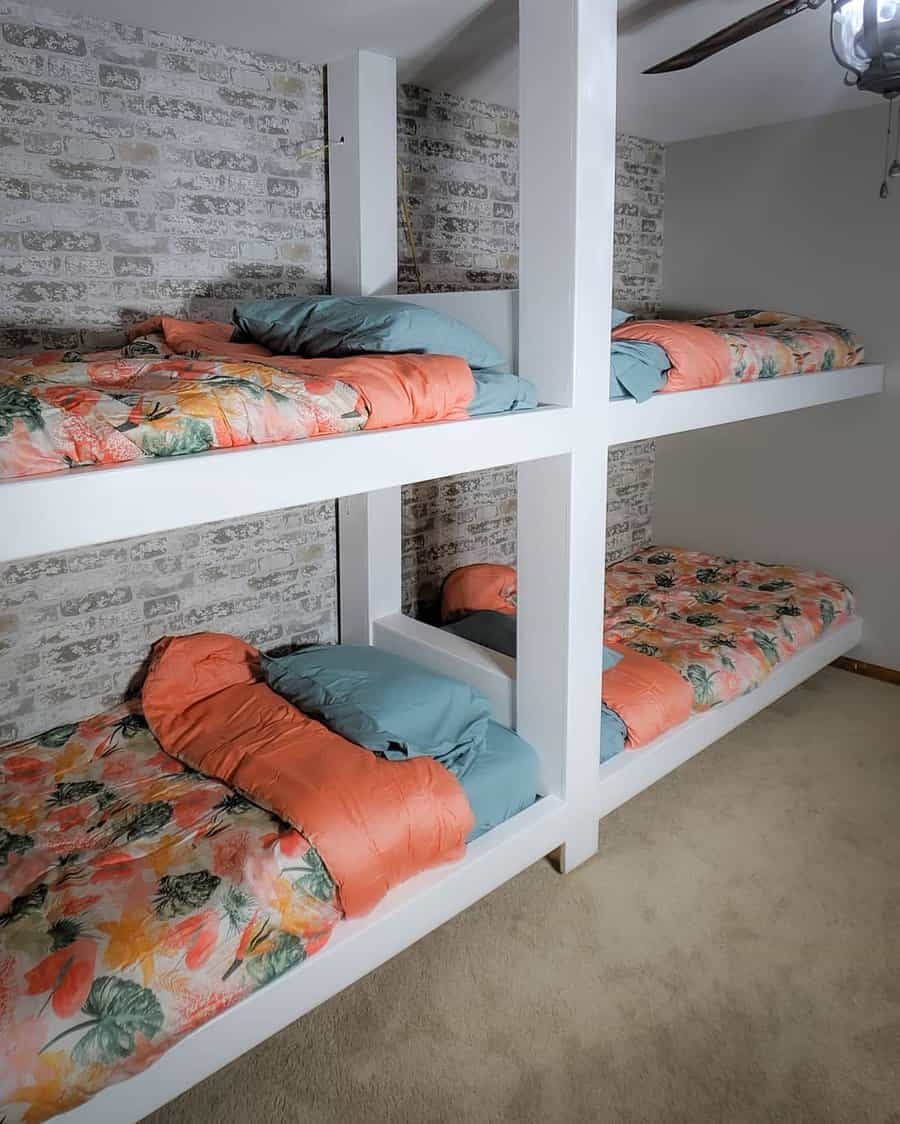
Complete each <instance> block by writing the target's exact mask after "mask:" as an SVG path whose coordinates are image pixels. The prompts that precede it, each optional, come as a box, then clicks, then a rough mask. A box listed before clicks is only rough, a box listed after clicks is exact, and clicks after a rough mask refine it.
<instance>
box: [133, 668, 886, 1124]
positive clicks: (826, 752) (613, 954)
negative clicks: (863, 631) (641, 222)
mask: <svg viewBox="0 0 900 1124" xmlns="http://www.w3.org/2000/svg"><path fill="white" fill-rule="evenodd" d="M149 1120H150V1121H152V1124H204V1122H206V1121H211V1122H215V1124H256V1122H260V1124H262V1122H264V1124H283V1122H288V1121H290V1122H294V1121H296V1122H303V1124H356V1122H357V1121H358V1122H360V1124H382V1122H385V1124H387V1122H391V1124H395V1122H397V1124H402V1122H407V1121H410V1122H416V1124H438V1122H441V1124H442V1122H445V1121H446V1122H447V1124H450V1122H453V1124H456V1122H469V1121H473V1122H478V1124H482V1122H485V1124H488V1122H491V1121H515V1122H519V1121H522V1122H526V1124H527V1122H531V1121H535V1122H537V1121H540V1122H551V1124H553V1122H557V1121H558V1122H569V1121H571V1122H575V1121H577V1122H579V1124H580V1122H583V1121H597V1122H602V1124H618V1122H623V1124H624V1122H628V1124H631V1122H635V1124H636V1122H647V1124H681V1122H684V1124H706V1122H707V1121H708V1122H716V1124H763V1122H770V1121H779V1122H780V1121H784V1122H786V1124H804V1122H815V1124H818V1122H820V1121H834V1122H835V1124H869V1122H878V1124H900V689H898V688H897V687H891V686H888V685H885V684H881V683H876V682H873V681H871V680H865V679H861V678H858V677H856V676H853V675H850V674H848V673H846V672H841V671H835V670H831V669H829V670H827V671H825V672H823V673H822V674H821V675H819V676H817V677H816V678H815V679H813V680H811V681H810V682H809V683H808V684H807V685H806V686H804V687H801V688H799V689H798V690H796V691H794V692H793V693H792V694H791V695H789V696H787V697H786V698H785V699H783V700H782V701H781V702H780V703H778V704H776V705H775V706H773V707H771V708H770V709H769V710H767V711H765V712H764V713H763V714H761V715H760V716H759V717H757V718H756V719H754V720H753V721H752V722H750V723H748V724H747V725H745V726H744V727H742V728H741V729H740V730H738V731H737V732H736V733H734V734H732V735H731V736H730V737H728V738H727V739H725V740H724V741H722V742H719V743H718V745H716V746H714V747H712V748H711V749H709V750H707V751H706V752H705V753H703V754H701V755H700V756H699V757H697V758H695V759H694V760H693V761H691V762H689V763H688V764H687V765H685V766H684V767H683V768H682V769H681V770H679V772H678V773H676V774H674V775H673V776H670V777H669V778H667V779H666V780H664V781H662V782H660V783H659V784H658V785H656V786H655V787H654V788H653V789H652V790H650V791H648V792H646V793H644V794H643V795H642V796H640V797H639V798H638V799H636V800H633V801H632V802H631V803H630V804H628V805H626V806H625V807H624V808H622V809H620V810H619V811H618V812H617V813H616V814H615V815H613V816H611V817H610V818H609V819H608V820H606V821H605V823H604V825H603V831H602V840H601V853H600V855H599V856H598V857H596V858H595V859H593V860H592V861H591V862H590V863H588V864H586V865H585V866H584V867H582V868H581V869H580V870H578V871H576V872H575V873H574V874H572V875H570V876H569V877H567V878H563V877H561V876H559V875H558V874H556V873H555V872H554V871H553V870H552V869H551V867H550V866H549V864H547V863H546V862H542V863H539V864H538V865H536V866H534V867H532V868H531V869H530V870H527V871H526V872H525V873H524V874H522V875H521V876H520V877H519V878H517V879H515V880H514V881H513V882H511V883H509V884H508V885H506V886H504V887H502V888H501V889H500V890H498V891H497V892H496V893H494V894H493V895H491V896H490V897H489V898H488V899H486V900H485V901H483V902H481V903H480V904H478V905H476V906H475V907H473V908H472V909H470V910H469V911H467V912H466V913H465V914H463V915H462V916H460V917H458V918H456V919H455V920H454V921H451V922H450V923H449V924H448V925H445V926H444V928H443V929H441V930H440V931H438V932H437V933H434V934H432V935H431V936H430V937H428V938H427V939H426V940H423V941H422V942H420V943H419V944H418V945H416V946H415V947H414V948H412V949H410V950H409V951H407V952H406V953H404V954H403V955H402V956H399V957H397V958H396V959H395V960H393V961H392V962H391V963H389V964H387V965H385V966H384V967H383V968H381V969H380V970H379V971H377V972H375V973H374V974H372V975H371V976H369V977H368V978H367V979H366V980H364V981H362V982H361V983H359V984H357V985H356V986H355V987H353V988H351V989H350V990H349V991H347V992H345V993H344V994H343V995H340V996H338V997H337V998H335V999H333V1000H331V1001H330V1002H329V1003H327V1004H326V1005H325V1006H324V1007H321V1008H319V1009H318V1010H317V1011H315V1012H313V1013H312V1014H311V1015H308V1016H307V1017H306V1018H305V1019H303V1020H301V1021H300V1022H298V1023H296V1024H295V1025H294V1026H292V1027H290V1028H288V1029H287V1030H286V1031H284V1032H283V1033H282V1034H280V1035H278V1036H277V1037H275V1038H273V1039H270V1040H269V1041H268V1042H267V1043H264V1044H263V1045H262V1046H260V1047H259V1048H258V1049H257V1050H255V1051H254V1052H252V1053H250V1054H247V1055H245V1056H244V1057H242V1058H240V1059H239V1060H238V1061H237V1062H235V1063H234V1064H233V1065H231V1066H230V1067H228V1068H227V1069H226V1070H224V1071H223V1072H221V1073H219V1074H217V1075H216V1076H214V1077H212V1078H210V1079H209V1080H208V1081H206V1082H204V1083H203V1084H202V1085H199V1086H197V1087H196V1088H195V1089H193V1090H191V1091H190V1092H189V1093H187V1094H186V1095H185V1096H183V1097H182V1098H181V1099H180V1100H178V1101H176V1102H175V1103H174V1104H172V1105H169V1106H168V1107H167V1108H166V1109H164V1110H162V1111H160V1112H158V1113H156V1114H155V1115H154V1116H152V1117H150V1118H149Z"/></svg>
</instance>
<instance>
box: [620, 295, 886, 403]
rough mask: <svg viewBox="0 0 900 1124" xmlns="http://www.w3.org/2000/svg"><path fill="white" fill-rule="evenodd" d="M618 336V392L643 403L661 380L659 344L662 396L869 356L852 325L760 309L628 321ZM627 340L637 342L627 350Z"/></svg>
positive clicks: (847, 363)
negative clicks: (662, 365)
mask: <svg viewBox="0 0 900 1124" xmlns="http://www.w3.org/2000/svg"><path fill="white" fill-rule="evenodd" d="M612 338H613V383H614V390H617V391H621V390H626V391H628V393H630V394H633V396H634V397H635V398H637V399H638V401H641V400H642V398H641V397H639V395H644V396H645V397H649V393H652V392H653V389H654V387H653V381H654V379H655V378H656V379H659V378H661V377H662V374H663V372H662V371H661V370H660V369H659V355H658V349H662V351H663V352H664V353H665V355H666V356H667V359H668V363H667V366H668V372H667V373H666V374H665V384H664V385H660V386H659V387H657V388H655V389H657V390H658V391H659V393H663V394H666V393H672V392H675V391H682V390H698V389H701V388H703V387H711V386H721V385H723V384H727V383H739V382H751V381H753V380H755V379H771V378H778V377H780V376H782V375H796V374H808V373H811V372H816V371H829V370H833V369H836V368H843V367H855V366H858V365H859V364H860V363H862V362H863V359H864V349H863V347H862V344H861V343H860V341H859V340H858V339H857V338H856V336H855V335H854V334H853V333H852V332H851V331H848V330H847V329H846V328H842V327H839V326H838V325H836V324H828V323H825V322H823V321H820V320H812V319H806V318H804V317H799V316H792V315H789V314H786V313H780V312H761V311H759V310H757V309H748V310H741V311H737V312H728V313H723V314H720V315H716V316H707V317H705V318H703V319H700V320H694V321H674V320H629V321H627V322H626V323H624V324H620V325H619V326H618V327H616V328H615V329H614V330H613V334H612ZM626 345H632V346H631V347H628V348H627V350H625V351H623V350H622V349H623V347H625V346H626ZM634 345H637V348H635V346H634ZM651 346H652V347H654V348H656V349H657V350H656V351H653V352H651V351H650V350H649V348H650V347H651ZM642 367H643V368H644V369H643V370H642V369H641V368H642ZM617 372H620V373H621V378H618V377H617ZM629 382H633V383H634V385H635V388H636V389H635V390H634V391H632V389H630V387H629ZM648 392H649V393H648ZM614 396H615V395H614Z"/></svg>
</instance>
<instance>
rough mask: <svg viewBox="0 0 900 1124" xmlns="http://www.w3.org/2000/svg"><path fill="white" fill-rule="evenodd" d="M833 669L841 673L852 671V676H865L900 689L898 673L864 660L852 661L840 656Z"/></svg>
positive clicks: (849, 658)
mask: <svg viewBox="0 0 900 1124" xmlns="http://www.w3.org/2000/svg"><path fill="white" fill-rule="evenodd" d="M833 666H834V667H839V668H841V670H842V671H852V672H853V674H854V675H865V676H867V677H868V678H869V679H880V680H881V681H882V683H893V684H894V686H895V687H900V671H897V670H896V669H895V668H892V667H881V666H880V665H879V664H877V663H866V661H865V660H854V659H852V658H851V657H850V656H841V657H840V659H837V660H835V661H834V664H833Z"/></svg>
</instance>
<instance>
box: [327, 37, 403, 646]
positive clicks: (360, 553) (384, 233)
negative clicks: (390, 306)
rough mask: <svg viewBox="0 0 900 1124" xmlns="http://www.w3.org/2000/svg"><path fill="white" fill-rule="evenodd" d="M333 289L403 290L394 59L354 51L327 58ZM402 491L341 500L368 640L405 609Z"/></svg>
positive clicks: (350, 637) (346, 621)
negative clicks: (375, 625) (383, 620)
mask: <svg viewBox="0 0 900 1124" xmlns="http://www.w3.org/2000/svg"><path fill="white" fill-rule="evenodd" d="M327 79H328V143H329V150H328V190H329V204H330V206H329V212H330V231H329V233H330V239H331V244H330V249H331V291H332V292H333V293H336V294H346V295H349V296H359V295H363V296H367V295H371V294H375V293H396V291H397V63H396V60H395V59H392V58H386V57H385V56H383V55H376V54H373V53H372V52H371V51H357V52H356V53H355V54H353V55H350V56H348V57H347V58H343V59H338V60H337V61H335V62H331V63H329V64H328V69H327ZM400 512H401V492H400V489H399V488H392V489H387V490H384V491H381V492H368V493H366V492H364V493H362V494H360V495H356V496H350V497H346V498H344V499H342V500H341V501H340V502H339V504H338V588H339V615H340V636H341V640H343V641H344V642H354V643H358V644H369V643H371V640H372V622H373V620H374V619H376V617H377V616H378V615H382V614H384V613H395V612H399V611H400V535H401V531H400V526H401V516H400Z"/></svg>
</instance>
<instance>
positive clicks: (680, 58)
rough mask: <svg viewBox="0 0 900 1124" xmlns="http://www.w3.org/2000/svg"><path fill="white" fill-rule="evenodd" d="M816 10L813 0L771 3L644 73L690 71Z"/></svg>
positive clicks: (789, 0)
mask: <svg viewBox="0 0 900 1124" xmlns="http://www.w3.org/2000/svg"><path fill="white" fill-rule="evenodd" d="M820 2H821V0H820ZM813 7H816V8H817V7H819V4H816V3H814V2H813V3H810V0H776V2H775V3H774V4H767V5H766V6H765V7H764V8H760V9H759V11H757V12H753V13H752V14H751V15H749V16H744V18H743V19H739V20H737V22H735V23H731V24H729V25H728V27H723V28H722V30H721V31H717V32H716V33H715V35H710V36H709V37H708V38H707V39H703V40H701V41H700V42H699V43H695V44H694V45H693V47H688V49H687V50H686V51H681V52H680V53H679V54H677V55H673V56H672V58H670V59H666V60H665V61H664V62H660V63H657V65H656V66H651V67H650V69H649V70H645V71H644V73H645V74H670V73H671V72H672V71H674V70H687V69H688V67H690V66H696V65H697V63H698V62H703V60H704V59H708V58H709V57H710V56H711V55H715V54H718V52H719V51H724V50H725V48H726V47H732V46H734V44H735V43H740V42H741V40H742V39H749V38H750V36H751V35H756V34H758V33H759V32H760V31H765V30H766V28H769V27H774V26H775V25H776V24H779V23H782V22H783V21H784V20H786V19H790V18H791V16H796V15H798V14H799V13H800V12H805V11H806V10H807V9H808V8H813Z"/></svg>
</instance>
